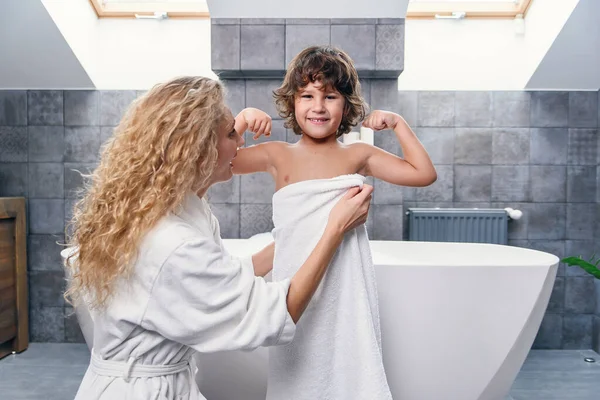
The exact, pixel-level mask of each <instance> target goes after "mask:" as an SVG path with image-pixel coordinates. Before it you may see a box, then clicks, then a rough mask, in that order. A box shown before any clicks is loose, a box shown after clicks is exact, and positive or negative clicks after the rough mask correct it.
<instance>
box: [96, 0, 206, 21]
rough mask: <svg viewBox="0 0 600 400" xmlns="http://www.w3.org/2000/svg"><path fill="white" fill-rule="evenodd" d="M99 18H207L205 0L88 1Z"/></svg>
mask: <svg viewBox="0 0 600 400" xmlns="http://www.w3.org/2000/svg"><path fill="white" fill-rule="evenodd" d="M90 2H91V3H92V6H93V7H94V10H95V11H96V14H97V15H98V17H99V18H157V19H161V18H209V13H208V5H207V4H206V0H90Z"/></svg>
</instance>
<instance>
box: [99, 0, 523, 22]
mask: <svg viewBox="0 0 600 400" xmlns="http://www.w3.org/2000/svg"><path fill="white" fill-rule="evenodd" d="M89 1H90V3H91V5H92V7H93V8H94V11H95V12H96V15H97V16H98V18H136V15H139V16H150V17H151V16H154V13H155V12H157V11H158V12H166V13H167V15H168V17H169V18H195V19H209V18H210V13H209V11H208V5H207V4H206V2H205V3H203V4H193V3H185V2H181V3H164V2H161V1H159V0H157V1H154V2H139V3H135V2H131V3H122V4H118V3H106V4H104V3H103V2H102V0H89ZM532 1H533V0H521V1H520V2H519V3H518V4H510V3H509V4H507V3H493V2H486V1H477V2H467V1H460V0H457V1H436V2H426V3H425V2H423V3H419V2H417V3H410V2H409V3H408V9H407V12H406V19H435V18H436V16H438V15H439V16H451V15H452V13H453V12H460V11H462V12H465V13H466V15H465V17H464V18H472V19H473V18H489V19H506V18H515V17H517V16H518V15H522V16H523V17H524V16H525V15H526V14H527V11H528V10H529V6H530V5H531V3H532Z"/></svg>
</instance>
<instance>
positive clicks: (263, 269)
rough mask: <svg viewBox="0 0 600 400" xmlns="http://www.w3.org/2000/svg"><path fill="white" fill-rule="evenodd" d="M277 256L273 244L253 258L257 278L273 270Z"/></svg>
mask: <svg viewBox="0 0 600 400" xmlns="http://www.w3.org/2000/svg"><path fill="white" fill-rule="evenodd" d="M274 256H275V242H273V243H271V244H270V245H268V246H267V247H265V248H264V249H262V250H261V251H259V252H258V253H256V254H254V255H253V256H252V265H253V266H254V275H255V276H265V275H266V274H268V273H269V272H271V270H272V269H273V257H274Z"/></svg>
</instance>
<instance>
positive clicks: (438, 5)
mask: <svg viewBox="0 0 600 400" xmlns="http://www.w3.org/2000/svg"><path fill="white" fill-rule="evenodd" d="M531 2H532V0H461V1H457V0H410V2H409V3H408V10H407V13H406V18H411V19H413V18H414V19H419V18H516V17H518V16H521V17H522V16H524V15H525V14H526V13H527V9H528V8H529V5H530V4H531Z"/></svg>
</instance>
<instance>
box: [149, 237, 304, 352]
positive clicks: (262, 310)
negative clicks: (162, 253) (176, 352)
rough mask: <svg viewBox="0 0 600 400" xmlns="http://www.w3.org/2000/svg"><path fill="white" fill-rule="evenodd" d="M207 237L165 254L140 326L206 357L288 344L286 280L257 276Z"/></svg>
mask: <svg viewBox="0 0 600 400" xmlns="http://www.w3.org/2000/svg"><path fill="white" fill-rule="evenodd" d="M211 239H212V238H203V237H200V238H196V239H193V240H188V241H186V242H184V243H183V244H182V245H180V246H179V247H178V248H177V249H176V250H174V251H173V252H172V253H171V254H170V255H169V257H168V258H167V259H166V261H165V262H164V263H163V265H162V267H161V269H160V271H159V273H158V275H157V278H156V280H155V283H154V285H153V287H152V290H151V293H150V296H149V300H148V304H147V307H146V311H145V313H144V317H143V318H142V322H141V325H142V327H143V328H145V329H149V330H153V331H156V332H158V333H160V334H161V335H162V336H164V337H166V338H167V339H170V340H173V341H176V342H179V343H182V344H185V345H188V346H190V347H192V348H194V349H195V350H197V351H200V352H205V353H209V352H216V351H223V350H237V349H245V350H252V349H255V348H256V347H259V346H274V345H280V344H287V343H289V342H291V340H292V339H293V337H294V333H295V329H296V327H295V324H294V322H293V320H292V318H291V316H290V315H289V313H288V310H287V304H286V297H287V292H288V289H289V285H290V281H289V280H284V281H280V282H273V283H272V282H266V281H265V280H264V279H263V278H262V277H255V276H254V270H253V268H252V264H251V259H244V260H240V259H238V258H235V257H231V256H229V255H228V254H226V253H224V252H223V251H222V249H221V247H220V246H219V244H217V243H215V241H214V240H211ZM248 262H250V265H249V266H247V265H243V264H244V263H248Z"/></svg>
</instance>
